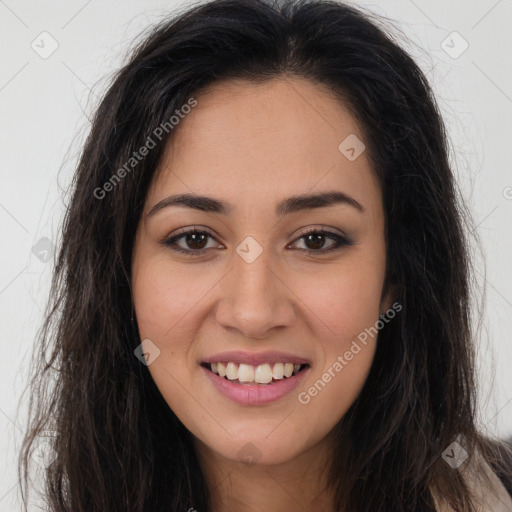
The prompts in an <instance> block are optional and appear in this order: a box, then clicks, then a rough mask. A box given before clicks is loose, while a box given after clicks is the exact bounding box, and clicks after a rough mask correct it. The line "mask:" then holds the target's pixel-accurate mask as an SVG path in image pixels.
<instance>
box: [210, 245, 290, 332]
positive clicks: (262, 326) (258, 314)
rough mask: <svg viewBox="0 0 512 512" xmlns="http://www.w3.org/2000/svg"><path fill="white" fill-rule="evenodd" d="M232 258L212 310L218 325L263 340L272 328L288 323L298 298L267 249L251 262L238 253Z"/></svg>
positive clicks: (284, 325) (288, 324) (280, 327)
mask: <svg viewBox="0 0 512 512" xmlns="http://www.w3.org/2000/svg"><path fill="white" fill-rule="evenodd" d="M267 252H268V251H267ZM233 259H234V261H233V268H232V270H231V271H230V272H229V273H228V274H227V275H226V276H225V278H224V279H223V280H222V282H221V298H220V299H219V302H218V304H217V308H216V313H215V318H216V321H217V322H218V324H219V325H220V326H221V327H223V328H225V329H229V330H234V329H236V330H238V331H239V332H240V333H241V334H242V335H243V336H244V337H246V338H251V339H264V338H267V337H268V336H270V335H272V331H273V330H274V329H278V328H279V329H283V328H284V327H289V326H291V325H292V323H293V321H294V319H295V315H296V311H295V307H294V301H295V300H297V297H296V295H295V294H294V293H293V290H292V288H293V286H291V285H290V283H287V282H286V281H287V279H286V276H284V275H283V272H281V273H280V272H279V271H278V270H277V266H276V265H272V262H271V261H270V258H268V257H267V254H266V251H263V252H262V254H261V255H260V256H259V257H258V258H257V259H256V260H255V261H252V262H251V263H248V262H247V261H245V260H244V259H243V258H242V257H240V256H238V254H236V255H235V256H234V258H233ZM280 274H281V275H280ZM288 280H289V278H288Z"/></svg>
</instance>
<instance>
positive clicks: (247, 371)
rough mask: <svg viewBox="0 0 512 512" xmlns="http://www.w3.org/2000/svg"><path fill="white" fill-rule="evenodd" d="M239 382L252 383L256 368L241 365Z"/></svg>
mask: <svg viewBox="0 0 512 512" xmlns="http://www.w3.org/2000/svg"><path fill="white" fill-rule="evenodd" d="M212 372H213V369H212ZM238 380H239V381H240V382H252V381H253V380H254V366H251V365H250V364H241V365H240V366H239V367H238ZM256 382H257V381H256Z"/></svg>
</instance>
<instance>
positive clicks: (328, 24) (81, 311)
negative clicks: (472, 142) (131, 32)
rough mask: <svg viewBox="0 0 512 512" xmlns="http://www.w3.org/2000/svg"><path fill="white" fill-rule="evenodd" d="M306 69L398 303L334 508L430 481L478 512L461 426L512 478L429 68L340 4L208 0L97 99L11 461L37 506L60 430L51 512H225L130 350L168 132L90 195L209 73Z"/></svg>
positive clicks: (386, 504) (281, 75)
mask: <svg viewBox="0 0 512 512" xmlns="http://www.w3.org/2000/svg"><path fill="white" fill-rule="evenodd" d="M294 77H300V78H305V79H308V80H310V81H311V82H313V83H316V84H322V85H327V86H328V88H329V90H331V91H332V92H333V93H334V94H335V95H336V97H337V98H339V100H340V102H342V104H343V105H344V106H346V107H347V108H349V110H350V112H351V113H352V115H353V116H354V117H355V119H356V120H357V122H358V123H359V124H360V126H361V127H362V130H363V133H364V136H365V144H366V146H367V155H368V157H369V158H370V161H371V163H372V166H373V171H374V172H375V175H376V176H377V178H378V181H379V184H380V186H381V189H382V194H383V201H384V211H385V220H386V247H387V270H386V272H387V273H386V280H385V288H386V289H387V287H388V286H392V287H393V288H392V289H393V291H394V292H393V294H394V297H393V298H394V300H396V301H398V302H399V303H400V304H401V305H402V310H401V311H400V313H397V316H396V317H395V320H394V321H392V322H390V323H388V324H386V325H385V327H384V328H383V329H382V330H381V331H380V333H379V338H378V344H377V349H376V354H375V357H374V361H373V364H372V367H371V370H370V373H369V375H368V378H367V380H366V382H365V385H364V387H363V389H362V391H361V393H360V395H359V396H358V398H357V399H356V401H355V402H354V403H353V404H352V406H351V407H350V409H349V410H348V411H347V413H346V414H345V415H344V417H343V418H342V419H341V421H340V422H339V423H338V424H337V425H336V426H335V438H336V440H337V445H336V447H335V450H334V452H333V454H332V460H331V461H330V472H329V486H330V487H331V488H332V489H333V490H334V491H335V497H336V503H335V506H336V507H337V510H341V509H343V510H347V511H348V510H350V511H370V510H371V511H372V512H384V511H385V512H389V511H394V512H396V511H409V512H410V511H433V510H435V508H434V507H435V502H434V501H433V498H432V495H433V494H435V495H436V496H440V497H442V498H443V499H445V500H447V502H448V503H450V504H451V505H452V507H453V508H454V509H455V510H456V511H460V512H462V511H464V512H466V511H472V510H474V504H473V502H472V498H471V496H472V494H471V492H472V491H471V488H470V487H469V486H468V485H467V483H466V481H465V479H464V478H463V476H462V475H461V473H460V472H459V471H456V470H454V469H452V468H451V467H449V465H448V464H447V463H446V462H445V461H444V460H443V459H442V457H441V454H442V452H443V451H444V450H445V449H446V448H447V447H448V446H449V445H450V444H451V443H452V442H453V441H455V440H456V439H458V440H459V441H460V443H464V447H465V449H466V450H467V451H468V453H470V454H471V457H470V459H473V458H474V459H475V460H476V457H473V454H475V453H480V454H481V455H482V456H483V458H484V459H485V460H486V461H487V462H488V463H490V464H492V467H493V469H494V470H495V471H496V472H497V473H498V474H499V476H500V477H501V479H502V481H503V482H504V483H505V484H506V486H507V488H508V489H510V488H511V481H512V476H511V473H510V468H509V467H507V465H506V464H505V463H504V462H503V461H504V458H505V457H504V456H503V453H505V452H503V450H506V448H505V445H504V444H503V443H500V441H499V439H491V438H490V437H485V436H484V435H483V434H482V433H480V432H479V431H478V429H477V426H476V400H475V382H474V359H475V356H474V339H475V338H476V336H475V335H474V332H473V331H474V325H473V322H474V320H472V317H471V315H470V306H471V296H472V295H471V282H472V281H471V278H472V272H473V266H472V265H473V264H472V262H471V258H470V250H469V237H468V234H469V232H471V231H472V229H471V228H470V226H471V222H472V221H471V220H470V215H469V213H468V211H467V208H463V207H462V205H463V200H462V198H461V197H459V193H458V189H457V187H456V184H455V182H454V176H453V174H452V171H451V169H450V166H449V162H448V154H449V147H448V142H447V136H446V133H445V128H444V125H443V122H442V119H441V116H440V112H439V108H438V106H437V104H436V101H435V99H434V97H433V93H432V90H431V88H430V87H429V84H428V83H427V80H426V78H425V76H424V74H423V73H422V71H421V70H420V68H419V66H418V65H417V64H416V63H415V62H414V61H413V60H412V58H411V57H410V56H409V55H408V53H407V52H406V51H404V50H403V49H402V48H401V46H400V44H399V42H398V39H396V38H395V36H393V35H391V32H390V33H389V34H388V33H387V31H386V30H385V28H383V25H382V22H381V20H379V19H378V18H377V17H375V16H372V15H371V14H369V13H366V12H363V11H361V10H358V9H355V8H353V7H349V6H347V5H344V4H342V3H340V2H335V1H322V0H312V1H301V0H297V1H286V0H285V1H279V0H275V1H273V2H271V1H270V0H269V1H263V0H214V1H210V2H204V3H203V2H202V3H195V4H194V5H190V4H188V5H187V6H186V7H182V8H181V10H180V11H176V12H175V13H174V15H173V16H172V17H169V18H168V19H165V20H163V21H160V22H159V23H158V24H157V25H156V26H154V27H151V28H150V31H149V33H148V34H145V36H144V39H143V41H142V42H139V43H138V46H136V48H135V49H134V50H132V52H131V54H130V55H129V59H128V61H127V63H126V64H125V65H124V66H123V67H122V69H120V70H119V71H118V72H117V73H116V74H115V76H114V77H113V79H112V81H111V83H110V84H109V87H108V90H107V91H106V93H105V94H104V97H103V99H102V100H101V102H100V104H99V106H98V108H97V109H96V112H95V115H94V119H93V120H92V127H91V129H90V132H89V134H88V138H87V140H86V142H85V144H84V146H83V151H82V152H81V155H80V158H79V163H78V167H77V169H76V173H75V174H74V179H73V183H72V199H71V202H70V204H69V206H68V207H67V211H66V212H65V218H64V222H63V234H62V240H61V243H60V249H59V253H58V256H57V260H56V265H55V271H54V276H53V280H52V288H51V295H50V301H49V303H48V307H47V312H46V316H45V320H44V324H43V326H42V327H41V329H40V331H39V335H38V342H39V344H38V345H37V347H36V349H35V351H34V356H33V358H34V362H33V365H32V375H31V378H30V383H29V384H30V390H31V397H30V407H29V409H30V414H29V418H28V420H27V422H28V428H27V433H26V436H25V438H24V440H23V446H22V449H21V454H20V459H19V465H18V470H19V474H20V481H21V483H22V485H21V487H22V497H23V500H24V503H25V500H26V497H25V496H26V493H27V490H28V480H29V476H30V467H29V466H30V465H29V462H30V461H29V459H30V458H31V453H32V452H33V449H34V446H35V445H36V442H39V441H40V440H41V439H42V438H43V437H44V436H45V434H46V432H47V431H50V432H52V433H53V436H50V437H48V439H47V442H48V443H49V444H50V445H51V446H52V448H53V449H54V450H55V452H54V453H55V456H56V458H55V460H54V462H53V463H52V464H51V465H49V466H48V467H47V468H46V469H45V471H44V483H45V497H46V500H47V501H48V504H49V507H50V508H49V510H50V511H51V512H57V511H58V512H64V511H66V512H67V511H69V512H106V511H108V512H115V511H122V512H127V511H133V512H148V511H155V512H156V511H166V512H169V511H180V512H182V511H185V510H188V509H189V508H190V507H194V508H195V509H197V510H199V511H201V512H203V511H211V510H212V504H211V503H210V496H211V493H210V492H209V489H208V488H207V486H206V480H205V478H204V474H203V472H202V470H201V467H200V464H199V462H198V458H197V456H196V453H195V451H194V447H193V443H192V436H191V434H190V432H189V431H188V430H187V429H186V428H185V427H184V425H183V424H182V423H181V422H180V421H179V419H178V418H177V417H176V416H175V414H174V413H173V411H172V410H171V409H170V407H169V406H168V404H167V403H166V402H165V400H164V399H163V397H162V395H161V394H160V392H159V390H158V388H157V387H156V385H155V383H154V382H153V380H152V378H151V376H150V374H149V372H148V369H147V367H146V366H145V365H143V364H142V363H141V362H140V361H139V359H138V358H137V357H135V356H134V350H135V348H136V347H137V346H138V345H139V344H140V343H141V340H140V337H139V332H138V328H137V322H136V318H134V307H133V300H132V293H131V285H130V282H131V260H132V252H133V246H134V235H135V232H136V229H137V225H138V222H139V219H140V216H141V211H142V207H143V205H144V201H145V197H146V193H147V191H148V187H149V185H150V183H151V181H152V179H153V176H154V173H155V170H156V169H157V166H158V164H159V162H160V160H161V156H162V154H163V150H164V148H165V145H166V143H167V142H168V141H169V140H170V139H171V138H172V136H173V133H174V131H172V130H167V131H166V132H165V134H164V135H165V137H162V138H161V141H158V143H157V144H156V146H155V147H154V148H153V149H151V151H149V152H148V154H147V155H146V156H145V158H144V159H141V161H139V162H138V163H137V165H136V167H135V168H134V169H133V170H132V171H131V172H127V173H126V176H123V179H120V180H118V181H116V182H115V183H114V184H113V185H112V187H110V189H111V190H109V193H107V194H103V193H102V194H99V193H98V192H97V191H98V190H99V189H101V188H102V187H104V185H105V183H106V182H107V181H109V180H110V179H111V178H112V176H113V174H114V173H115V172H116V170H118V169H120V168H121V167H123V165H124V164H125V163H126V162H127V161H129V159H130V158H131V157H132V156H133V152H134V151H136V150H137V149H138V148H140V147H141V146H143V145H144V144H146V142H147V140H148V139H147V138H148V135H150V133H151V130H153V129H154V128H155V127H158V126H160V125H162V123H165V122H167V121H168V120H169V119H170V118H171V116H172V115H173V114H174V113H175V112H176V110H177V109H180V108H181V106H182V105H184V104H186V103H187V101H188V100H189V99H190V98H191V97H193V96H196V95H198V94H199V93H200V92H201V90H204V89H205V88H206V87H207V86H209V85H212V84H214V83H216V82H218V81H220V80H229V79H237V80H245V81H248V82H252V83H262V82H265V81H268V80H272V79H287V78H291V79H292V78H294ZM95 191H96V193H95ZM99 195H102V196H103V197H101V198H99V197H98V196H99ZM468 226H469V228H468ZM472 310H473V307H472V306H471V311H472ZM502 452H503V453H502ZM506 453H507V454H509V453H510V452H506ZM210 491H211V490H210ZM25 509H26V508H25Z"/></svg>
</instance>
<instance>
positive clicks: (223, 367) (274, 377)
mask: <svg viewBox="0 0 512 512" xmlns="http://www.w3.org/2000/svg"><path fill="white" fill-rule="evenodd" d="M201 366H202V367H203V368H206V369H207V370H209V371H210V372H212V373H213V374H215V375H217V376H218V377H221V378H223V379H224V380H227V381H229V382H232V383H233V384H245V385H247V386H268V385H272V384H274V383H276V382H280V381H284V380H288V379H291V378H293V377H295V376H296V375H297V374H298V373H300V372H302V371H304V370H306V369H307V368H309V364H295V365H294V364H292V363H274V364H269V363H265V364H262V365H258V366H254V365H249V364H237V363H234V362H232V361H229V362H226V363H201Z"/></svg>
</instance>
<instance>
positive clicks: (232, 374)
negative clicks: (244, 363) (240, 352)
mask: <svg viewBox="0 0 512 512" xmlns="http://www.w3.org/2000/svg"><path fill="white" fill-rule="evenodd" d="M226 377H227V378H228V379H229V380H235V379H238V366H237V365H236V364H235V363H233V362H231V361H230V362H229V363H228V365H227V366H226Z"/></svg>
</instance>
